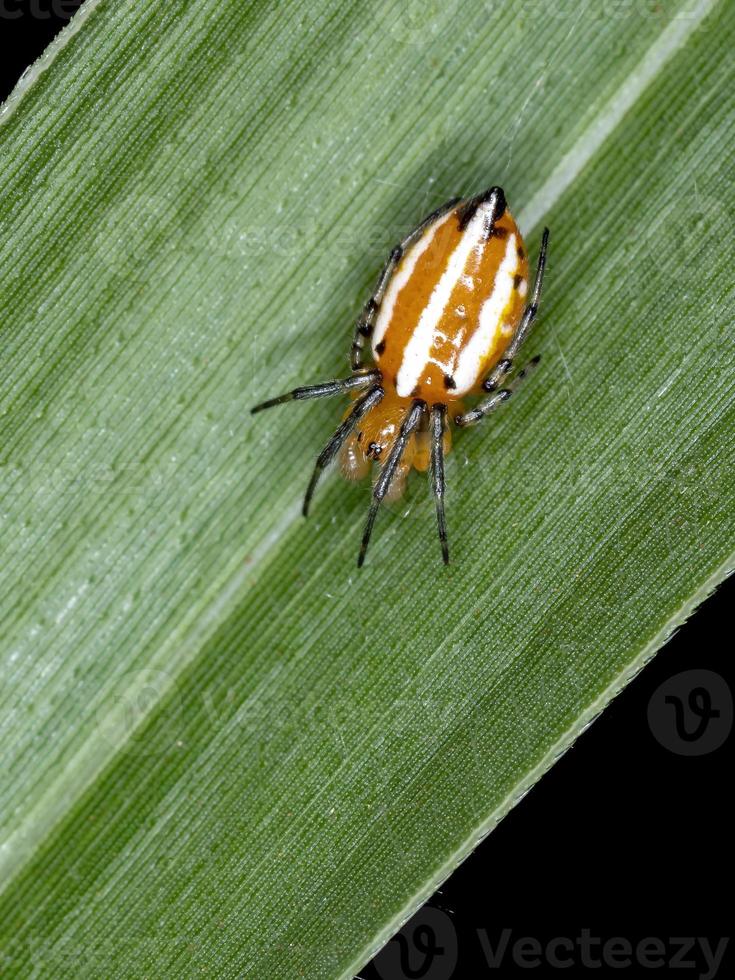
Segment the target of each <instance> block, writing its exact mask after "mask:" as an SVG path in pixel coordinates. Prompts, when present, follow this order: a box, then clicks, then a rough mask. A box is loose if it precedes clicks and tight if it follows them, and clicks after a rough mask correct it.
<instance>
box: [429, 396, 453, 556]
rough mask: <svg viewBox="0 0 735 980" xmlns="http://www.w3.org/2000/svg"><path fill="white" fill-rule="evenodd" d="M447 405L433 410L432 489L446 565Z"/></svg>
mask: <svg viewBox="0 0 735 980" xmlns="http://www.w3.org/2000/svg"><path fill="white" fill-rule="evenodd" d="M446 414H447V406H446V405H434V406H433V408H432V409H431V422H430V427H431V489H432V490H433V492H434V500H435V501H436V521H437V526H438V528H439V541H440V543H441V548H442V558H443V559H444V564H445V565H448V564H449V546H448V544H447V522H446V519H445V517H444V418H445V416H446Z"/></svg>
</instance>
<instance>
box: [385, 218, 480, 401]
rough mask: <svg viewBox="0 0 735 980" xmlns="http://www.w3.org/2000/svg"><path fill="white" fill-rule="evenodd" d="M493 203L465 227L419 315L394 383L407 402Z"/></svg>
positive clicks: (426, 362)
mask: <svg viewBox="0 0 735 980" xmlns="http://www.w3.org/2000/svg"><path fill="white" fill-rule="evenodd" d="M494 205H495V201H494V200H490V201H487V202H486V203H485V204H481V205H480V206H479V207H478V209H477V211H476V212H475V214H474V215H473V217H472V220H471V221H470V223H469V224H468V225H467V228H466V229H465V231H464V233H463V234H462V237H461V238H460V240H459V244H458V245H457V247H456V248H455V249H454V251H453V252H452V254H451V255H450V256H449V260H448V262H447V267H446V269H445V270H444V272H443V273H442V276H441V278H440V279H439V282H438V283H437V284H436V286H434V289H433V291H432V294H431V296H430V297H429V302H428V303H427V304H426V306H425V307H424V309H423V310H422V311H421V316H420V317H419V322H418V323H417V324H416V329H415V330H414V332H413V333H412V334H411V337H410V339H409V341H408V343H407V344H406V347H405V350H404V352H403V360H402V361H401V366H400V368H399V370H398V377H397V379H396V393H397V394H398V396H399V397H400V398H409V397H410V395H411V392H412V391H413V390H414V388H415V387H416V385H417V384H418V382H419V381H420V379H421V377H422V375H423V373H424V371H425V370H426V367H427V365H428V362H429V355H430V353H431V348H432V347H433V346H434V331H435V330H436V327H437V325H438V324H439V322H440V320H441V318H442V316H443V315H444V311H445V310H446V308H447V304H448V303H449V300H450V298H451V296H452V293H453V291H454V289H455V287H456V286H457V284H458V282H459V280H460V278H461V276H462V275H463V274H464V271H465V266H466V265H467V260H468V259H469V257H470V255H471V254H472V252H473V251H474V250H476V249H478V250H481V249H482V247H483V244H484V239H485V235H486V232H487V224H488V219H489V218H490V217H491V216H492V210H493V207H494Z"/></svg>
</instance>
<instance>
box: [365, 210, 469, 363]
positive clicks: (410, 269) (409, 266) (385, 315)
mask: <svg viewBox="0 0 735 980" xmlns="http://www.w3.org/2000/svg"><path fill="white" fill-rule="evenodd" d="M453 214H454V212H453V211H448V212H447V213H446V214H445V215H443V217H441V218H437V220H436V221H435V222H434V224H433V225H430V226H429V227H428V228H427V229H426V231H425V232H424V233H423V235H422V236H421V238H419V240H418V241H417V242H415V243H414V244H413V245H412V246H411V248H409V250H408V252H406V254H405V255H404V257H403V261H402V262H401V267H400V269H399V271H398V272H396V273H394V275H393V278H392V279H391V281H390V283H389V284H388V288H387V289H386V291H385V296H384V297H383V301H382V303H381V304H380V310H379V311H378V316H377V318H376V320H375V326H374V327H373V339H372V345H373V355H374V356H375V357H377V351H376V350H375V348H376V347H377V346H378V344H379V343H380V341H381V340H382V339H383V337H385V332H386V330H387V329H388V326H389V324H390V321H391V320H392V319H393V310H394V309H395V305H396V300H397V299H398V294H399V293H400V291H401V290H402V289H403V287H404V286H405V285H406V283H407V282H408V281H409V279H410V278H411V276H412V275H413V273H414V269H415V268H416V264H417V262H418V260H419V259H420V258H421V256H422V255H423V254H424V252H425V251H426V250H427V248H429V247H430V245H431V243H432V242H433V241H434V238H435V237H436V233H437V232H438V231H439V229H440V228H441V226H442V225H443V224H444V222H445V221H448V220H449V218H450V217H451V216H452V215H453Z"/></svg>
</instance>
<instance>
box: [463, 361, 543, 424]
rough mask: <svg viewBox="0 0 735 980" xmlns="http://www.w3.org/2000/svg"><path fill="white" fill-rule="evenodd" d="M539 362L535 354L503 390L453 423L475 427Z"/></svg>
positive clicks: (500, 403)
mask: <svg viewBox="0 0 735 980" xmlns="http://www.w3.org/2000/svg"><path fill="white" fill-rule="evenodd" d="M540 360H541V355H540V354H537V355H536V357H532V358H531V360H530V361H529V362H528V363H527V364H524V366H523V367H522V368H521V370H520V371H519V372H518V374H517V375H516V376H515V378H513V380H512V381H511V382H510V384H508V385H506V386H505V388H498V390H497V391H496V392H494V393H493V394H492V395H490V397H489V398H486V399H485V400H484V401H482V402H480V404H479V405H476V406H475V407H474V408H473V409H471V410H470V411H469V412H465V413H464V415H458V416H457V417H456V418H455V420H454V421H455V423H456V424H457V425H459V426H461V427H463V428H466V427H467V426H468V425H475V424H476V423H477V422H479V421H480V420H481V419H484V418H485V416H486V415H489V414H490V413H491V412H494V411H495V409H496V408H497V407H498V406H499V405H502V404H503V402H507V401H508V399H509V398H510V396H511V395H512V394H514V393H515V392H516V391H517V390H518V388H519V387H520V386H521V384H522V382H523V380H524V378H527V377H528V375H529V374H530V373H531V371H533V369H534V368H535V367H536V365H537V364H538V362H539V361H540Z"/></svg>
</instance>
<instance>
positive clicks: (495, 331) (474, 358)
mask: <svg viewBox="0 0 735 980" xmlns="http://www.w3.org/2000/svg"><path fill="white" fill-rule="evenodd" d="M517 269H518V253H517V251H516V236H515V235H509V236H508V243H507V245H506V246H505V255H504V256H503V261H502V262H501V263H500V266H499V268H498V271H497V273H496V275H495V282H494V284H493V291H492V292H491V293H490V295H489V296H488V298H487V299H486V300H485V302H484V303H483V304H482V306H481V307H480V317H479V322H478V325H477V329H476V330H475V332H474V333H473V334H472V336H471V337H470V339H469V341H468V342H467V343H466V344H465V346H464V348H463V349H462V351H460V354H459V358H458V360H457V367H456V369H455V371H454V383H455V384H456V386H457V387H456V389H455V391H454V394H455V395H463V394H466V393H467V392H468V391H469V390H470V389H471V388H473V387H474V386H475V384H476V383H477V381H478V380H479V376H480V371H481V369H482V362H483V360H484V358H485V357H486V356H487V354H488V353H489V352H490V351H491V350H492V348H493V346H494V344H495V341H496V340H497V338H498V336H499V335H500V333H501V332H502V328H503V314H504V312H505V310H506V307H507V306H508V303H509V302H510V300H511V297H512V295H513V279H514V276H515V274H516V270H517Z"/></svg>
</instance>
